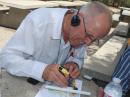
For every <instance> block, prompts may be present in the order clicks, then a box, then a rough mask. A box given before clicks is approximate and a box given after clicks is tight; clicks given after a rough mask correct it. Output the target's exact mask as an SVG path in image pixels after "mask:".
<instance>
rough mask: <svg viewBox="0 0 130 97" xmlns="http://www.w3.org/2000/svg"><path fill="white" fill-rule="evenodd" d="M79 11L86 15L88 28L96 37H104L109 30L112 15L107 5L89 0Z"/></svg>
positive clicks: (85, 19)
mask: <svg viewBox="0 0 130 97" xmlns="http://www.w3.org/2000/svg"><path fill="white" fill-rule="evenodd" d="M79 13H80V14H82V15H83V17H84V21H85V26H86V29H87V30H88V32H91V33H92V34H94V35H95V37H97V38H102V37H104V36H105V35H106V34H107V33H108V32H109V30H110V28H111V25H112V16H111V11H110V10H109V9H108V7H107V6H106V5H104V4H102V3H100V2H97V1H93V2H89V3H87V5H84V6H82V7H81V8H80V11H79Z"/></svg>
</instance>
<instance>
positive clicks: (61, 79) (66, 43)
mask: <svg viewBox="0 0 130 97" xmlns="http://www.w3.org/2000/svg"><path fill="white" fill-rule="evenodd" d="M111 24H112V18H111V12H110V11H109V10H108V8H107V7H106V6H105V5H104V4H101V3H99V2H95V1H94V2H90V3H88V4H87V5H84V6H82V7H81V8H80V9H79V10H74V9H65V8H40V9H36V10H34V11H32V12H31V13H30V14H29V15H28V16H27V17H26V18H25V19H24V20H23V22H22V24H21V25H20V27H19V28H18V29H17V31H16V33H15V34H14V36H13V37H12V39H11V40H10V41H9V42H8V43H7V45H6V46H5V47H4V48H3V50H2V52H1V55H0V62H1V63H0V64H3V65H4V66H5V68H6V69H7V72H9V73H10V74H13V75H16V76H24V77H31V78H34V79H36V80H38V81H41V82H43V81H45V80H46V81H51V82H54V83H55V84H57V85H60V86H67V85H68V81H67V78H66V77H65V76H63V74H61V73H60V72H59V70H58V68H59V66H60V65H62V66H64V67H65V68H67V69H68V71H69V77H71V78H73V79H75V78H77V77H78V76H79V74H80V69H81V67H82V64H83V60H84V54H85V51H86V48H85V47H86V46H85V44H86V45H90V44H91V43H92V42H93V41H95V40H96V39H100V38H103V37H104V36H105V35H106V34H107V33H108V32H109V30H110V28H111Z"/></svg>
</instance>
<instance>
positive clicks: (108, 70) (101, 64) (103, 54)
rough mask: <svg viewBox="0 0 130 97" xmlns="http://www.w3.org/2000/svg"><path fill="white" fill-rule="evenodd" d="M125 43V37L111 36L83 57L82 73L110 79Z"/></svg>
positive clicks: (106, 79) (104, 79)
mask: <svg viewBox="0 0 130 97" xmlns="http://www.w3.org/2000/svg"><path fill="white" fill-rule="evenodd" d="M126 43H127V42H126V39H125V38H122V37H119V36H112V38H110V39H109V40H108V41H107V42H106V43H105V44H104V45H103V46H102V47H100V48H99V49H98V51H97V52H96V53H95V54H93V55H92V56H90V57H88V58H87V59H85V61H84V63H85V64H84V66H83V71H84V74H88V75H90V76H92V77H94V78H97V79H100V80H103V81H110V79H111V75H112V73H113V70H114V68H115V66H116V64H117V61H118V60H119V57H120V55H121V53H122V51H123V50H124V47H125V45H126Z"/></svg>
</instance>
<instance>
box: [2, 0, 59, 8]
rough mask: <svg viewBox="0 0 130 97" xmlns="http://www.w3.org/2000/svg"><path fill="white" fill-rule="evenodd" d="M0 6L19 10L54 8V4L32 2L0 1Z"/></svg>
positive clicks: (25, 0) (28, 0)
mask: <svg viewBox="0 0 130 97" xmlns="http://www.w3.org/2000/svg"><path fill="white" fill-rule="evenodd" d="M0 4H1V5H4V6H9V7H14V8H19V9H34V8H39V7H55V6H58V4H56V3H51V2H44V1H33V0H0Z"/></svg>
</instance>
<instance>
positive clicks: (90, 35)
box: [83, 18, 97, 42]
mask: <svg viewBox="0 0 130 97" xmlns="http://www.w3.org/2000/svg"><path fill="white" fill-rule="evenodd" d="M83 24H84V29H85V32H84V33H85V36H86V37H88V38H89V39H90V40H91V41H92V42H93V41H95V40H97V39H96V38H95V36H93V34H92V33H91V32H87V30H86V27H85V21H84V18H83Z"/></svg>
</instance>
